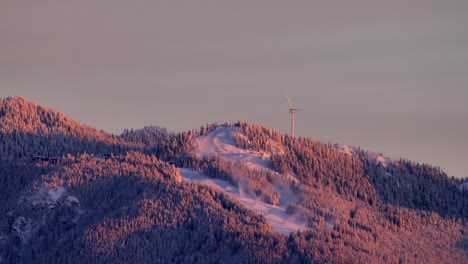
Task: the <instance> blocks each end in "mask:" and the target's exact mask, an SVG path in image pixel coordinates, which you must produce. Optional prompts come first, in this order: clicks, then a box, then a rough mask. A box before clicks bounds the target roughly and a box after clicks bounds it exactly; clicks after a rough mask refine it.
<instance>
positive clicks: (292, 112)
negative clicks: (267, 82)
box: [286, 96, 302, 137]
mask: <svg viewBox="0 0 468 264" xmlns="http://www.w3.org/2000/svg"><path fill="white" fill-rule="evenodd" d="M286 98H288V103H289V113H291V137H294V113H295V112H296V111H302V110H301V109H297V108H294V107H293V106H292V104H291V100H290V99H289V96H287V97H286Z"/></svg>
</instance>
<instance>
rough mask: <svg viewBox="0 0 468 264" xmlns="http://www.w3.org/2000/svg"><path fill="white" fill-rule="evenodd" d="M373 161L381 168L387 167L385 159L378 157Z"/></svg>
mask: <svg viewBox="0 0 468 264" xmlns="http://www.w3.org/2000/svg"><path fill="white" fill-rule="evenodd" d="M375 160H376V161H377V163H380V164H382V166H384V167H385V168H386V167H387V159H386V158H385V157H384V156H382V155H379V156H377V158H376V159H375Z"/></svg>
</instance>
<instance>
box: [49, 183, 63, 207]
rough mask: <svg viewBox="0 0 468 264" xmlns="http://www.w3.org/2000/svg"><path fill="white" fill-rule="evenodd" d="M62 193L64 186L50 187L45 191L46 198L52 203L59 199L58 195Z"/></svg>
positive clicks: (60, 195)
mask: <svg viewBox="0 0 468 264" xmlns="http://www.w3.org/2000/svg"><path fill="white" fill-rule="evenodd" d="M64 193H65V188H64V187H57V188H52V189H50V190H49V191H48V192H47V194H48V198H49V199H50V200H51V201H52V202H54V203H55V202H57V201H58V199H60V197H62V195H63V194H64Z"/></svg>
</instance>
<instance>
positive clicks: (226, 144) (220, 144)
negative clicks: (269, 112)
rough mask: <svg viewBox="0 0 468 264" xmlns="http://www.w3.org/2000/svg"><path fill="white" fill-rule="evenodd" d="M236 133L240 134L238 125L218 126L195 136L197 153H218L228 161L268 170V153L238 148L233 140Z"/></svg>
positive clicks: (212, 154)
mask: <svg viewBox="0 0 468 264" xmlns="http://www.w3.org/2000/svg"><path fill="white" fill-rule="evenodd" d="M236 134H237V135H240V132H239V128H238V127H226V126H219V127H217V128H215V129H214V130H213V131H211V132H209V133H208V134H207V135H204V136H201V137H197V138H196V139H195V147H196V150H197V153H198V155H199V156H215V155H219V156H221V157H223V158H225V159H227V160H230V161H240V162H242V163H244V164H245V165H247V166H249V167H250V168H252V169H257V170H269V169H268V161H269V159H270V155H269V154H267V153H262V152H255V151H250V150H245V149H241V148H238V147H237V146H236V140H235V135H236ZM241 136H243V135H241Z"/></svg>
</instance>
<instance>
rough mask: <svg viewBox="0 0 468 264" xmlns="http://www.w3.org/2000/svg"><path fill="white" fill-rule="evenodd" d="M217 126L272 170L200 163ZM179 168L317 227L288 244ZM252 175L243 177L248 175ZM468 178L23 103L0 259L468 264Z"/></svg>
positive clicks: (10, 106) (11, 129)
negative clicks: (102, 123) (85, 119)
mask: <svg viewBox="0 0 468 264" xmlns="http://www.w3.org/2000/svg"><path fill="white" fill-rule="evenodd" d="M220 126H226V127H228V128H229V131H232V133H233V135H232V136H233V138H234V141H235V144H236V145H237V147H238V148H242V149H245V150H247V151H246V152H249V151H250V152H252V153H255V154H258V155H262V156H264V157H268V159H269V163H268V169H265V170H262V169H253V168H251V167H249V166H248V165H247V164H242V163H240V162H237V163H236V162H233V161H230V160H228V159H224V158H222V157H218V156H215V157H203V156H200V155H199V154H197V151H196V146H195V144H194V141H195V140H196V139H197V138H198V137H201V136H207V135H210V133H212V131H213V130H214V129H216V128H218V127H220ZM176 167H185V168H191V169H192V170H194V171H197V172H200V173H202V174H204V175H207V176H209V177H213V178H218V179H222V180H227V181H229V182H231V183H232V184H234V185H235V186H237V187H239V186H240V185H241V184H246V186H247V187H248V189H249V190H250V194H251V195H254V196H256V197H257V198H258V199H259V200H261V201H263V202H265V203H268V204H271V205H278V204H280V203H281V201H282V196H281V193H280V192H279V191H278V190H277V189H275V186H276V185H275V183H277V182H278V181H279V177H280V176H282V175H283V176H284V175H286V176H288V177H287V179H289V180H288V182H287V184H286V185H287V186H284V188H285V189H290V190H292V192H293V193H294V195H296V196H297V197H298V200H297V202H295V203H291V204H289V205H288V206H287V208H286V212H287V214H289V215H290V216H291V217H292V218H294V219H296V220H297V221H302V222H303V223H305V224H306V225H307V226H308V227H309V228H310V229H309V230H305V231H300V232H299V231H298V232H295V233H291V234H290V235H289V236H284V235H280V234H278V233H276V232H275V231H274V230H272V228H271V226H270V225H269V223H268V222H267V221H266V219H265V217H264V216H263V215H261V214H258V213H256V212H253V211H250V210H249V209H246V208H245V207H244V206H242V205H241V204H240V203H239V201H237V200H235V199H234V198H232V197H230V196H229V195H227V194H225V193H224V192H223V191H222V190H216V189H213V188H210V187H206V186H202V185H199V184H194V183H190V182H187V181H185V180H182V179H181V176H180V175H179V170H178V169H177V168H176ZM239 175H241V177H239ZM466 181H467V180H466V179H455V178H449V177H447V175H446V174H445V173H444V172H443V171H442V170H441V169H440V168H438V167H433V166H430V165H426V164H418V163H414V162H411V161H408V160H404V159H400V160H394V159H389V158H386V157H384V156H383V155H380V154H376V153H373V152H368V151H364V150H362V149H360V148H351V147H347V146H342V145H336V144H335V145H333V144H328V143H322V142H319V141H317V140H314V139H310V138H301V137H299V138H293V137H290V136H289V135H286V134H283V133H279V132H277V131H274V130H273V129H269V128H265V127H262V126H259V125H253V124H249V123H247V122H237V123H234V124H228V123H225V124H223V125H218V124H210V125H206V126H202V127H201V128H200V129H199V130H189V131H187V132H182V133H172V132H168V131H167V130H166V129H164V128H160V127H157V126H150V127H145V128H143V129H140V130H130V131H129V130H125V131H124V132H123V133H122V134H121V135H119V136H116V135H112V134H109V133H106V132H104V131H101V130H98V129H95V128H92V127H89V126H86V125H82V124H80V123H78V122H76V121H74V120H73V119H71V118H69V117H67V116H66V115H64V114H61V113H58V112H55V111H53V110H51V109H49V108H46V107H43V106H40V105H38V104H36V103H33V102H30V101H28V100H26V99H24V98H22V97H12V98H7V99H3V100H0V183H1V186H2V191H1V192H0V199H1V200H0V201H1V203H0V263H31V262H35V263H51V262H56V263H127V262H137V263H152V262H158V263H197V262H198V263H311V262H313V263H414V262H417V263H423V262H427V263H468V224H467V220H468V188H464V186H465V185H466Z"/></svg>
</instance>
